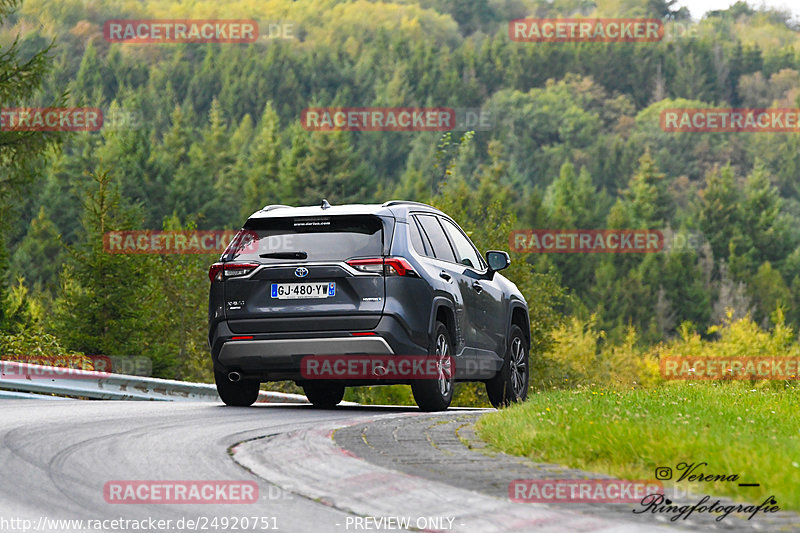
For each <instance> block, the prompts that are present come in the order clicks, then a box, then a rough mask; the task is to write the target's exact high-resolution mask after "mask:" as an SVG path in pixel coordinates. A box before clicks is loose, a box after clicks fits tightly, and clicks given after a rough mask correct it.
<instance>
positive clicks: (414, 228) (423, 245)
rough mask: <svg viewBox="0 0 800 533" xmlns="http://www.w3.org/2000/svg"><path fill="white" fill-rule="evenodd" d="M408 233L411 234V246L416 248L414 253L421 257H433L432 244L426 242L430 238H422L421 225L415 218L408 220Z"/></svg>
mask: <svg viewBox="0 0 800 533" xmlns="http://www.w3.org/2000/svg"><path fill="white" fill-rule="evenodd" d="M408 232H409V233H410V234H411V246H413V247H414V251H415V252H417V253H418V254H419V255H424V256H427V257H433V252H432V251H431V249H430V243H428V242H426V241H427V240H428V238H427V237H423V236H422V230H421V229H419V223H418V222H417V221H416V220H414V219H413V218H410V219H409V220H408Z"/></svg>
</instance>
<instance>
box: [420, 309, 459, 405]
mask: <svg viewBox="0 0 800 533" xmlns="http://www.w3.org/2000/svg"><path fill="white" fill-rule="evenodd" d="M435 331H436V334H435V335H434V337H433V338H434V342H433V345H432V346H431V347H430V349H429V355H428V357H430V358H434V359H435V361H436V371H437V376H436V377H435V378H434V379H418V380H415V381H414V382H413V383H412V384H411V391H412V392H413V393H414V400H416V402H417V405H418V406H419V408H420V409H422V410H423V411H444V410H445V409H447V408H448V407H450V402H451V401H452V399H453V384H454V381H455V380H454V368H453V353H452V352H453V348H452V346H453V345H452V343H451V341H450V332H449V331H448V330H447V326H445V325H444V324H442V323H441V322H438V321H437V322H436V330H435Z"/></svg>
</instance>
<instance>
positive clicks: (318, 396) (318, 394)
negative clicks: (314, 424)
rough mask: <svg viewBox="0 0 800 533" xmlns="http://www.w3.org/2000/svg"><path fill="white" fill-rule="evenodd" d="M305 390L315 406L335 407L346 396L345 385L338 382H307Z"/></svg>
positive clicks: (321, 407)
mask: <svg viewBox="0 0 800 533" xmlns="http://www.w3.org/2000/svg"><path fill="white" fill-rule="evenodd" d="M303 392H305V393H306V398H308V401H309V402H311V404H312V405H313V406H314V407H319V408H320V409H333V408H334V407H336V406H337V405H339V403H340V402H341V401H342V398H344V385H339V384H338V383H324V382H306V383H304V384H303Z"/></svg>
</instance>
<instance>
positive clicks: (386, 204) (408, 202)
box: [381, 200, 436, 209]
mask: <svg viewBox="0 0 800 533" xmlns="http://www.w3.org/2000/svg"><path fill="white" fill-rule="evenodd" d="M404 204H405V205H419V206H423V207H430V208H431V209H436V208H435V207H433V206H432V205H428V204H423V203H422V202H412V201H411V200H389V201H388V202H384V203H383V205H381V207H391V206H393V205H404Z"/></svg>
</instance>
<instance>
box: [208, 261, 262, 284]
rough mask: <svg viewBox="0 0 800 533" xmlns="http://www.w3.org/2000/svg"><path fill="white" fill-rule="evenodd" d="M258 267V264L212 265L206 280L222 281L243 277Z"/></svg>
mask: <svg viewBox="0 0 800 533" xmlns="http://www.w3.org/2000/svg"><path fill="white" fill-rule="evenodd" d="M256 267H258V263H214V264H213V265H211V268H209V269H208V279H210V280H211V281H222V279H223V277H226V278H232V277H236V276H244V275H246V274H249V273H250V272H252V271H253V269H254V268H256Z"/></svg>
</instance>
